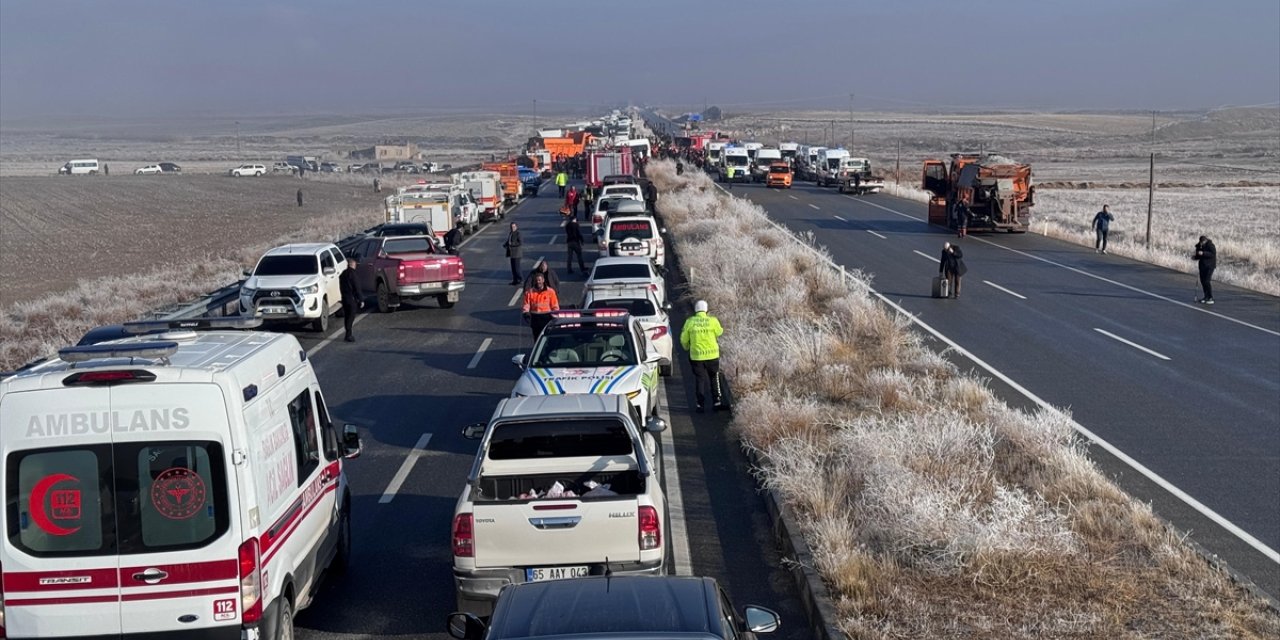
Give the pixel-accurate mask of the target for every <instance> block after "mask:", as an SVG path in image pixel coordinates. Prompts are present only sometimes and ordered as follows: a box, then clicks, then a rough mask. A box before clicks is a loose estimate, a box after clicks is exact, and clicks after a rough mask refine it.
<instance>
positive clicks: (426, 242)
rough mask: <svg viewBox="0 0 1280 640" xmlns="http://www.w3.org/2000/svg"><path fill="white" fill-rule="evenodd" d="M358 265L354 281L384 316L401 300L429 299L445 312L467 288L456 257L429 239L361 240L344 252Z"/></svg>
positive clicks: (391, 238)
mask: <svg viewBox="0 0 1280 640" xmlns="http://www.w3.org/2000/svg"><path fill="white" fill-rule="evenodd" d="M348 253H349V254H351V255H354V256H356V257H357V258H358V259H359V261H360V263H359V266H358V267H357V268H356V278H357V279H358V280H359V281H360V289H361V290H363V291H364V292H365V293H366V294H368V293H370V292H373V293H376V294H377V296H378V311H380V312H382V313H387V312H389V311H391V310H393V309H395V308H396V307H399V306H400V304H401V301H402V300H404V299H406V298H407V299H409V300H421V299H422V298H426V297H428V296H433V297H435V299H436V300H437V301H439V303H440V306H441V307H443V308H445V309H448V308H450V307H452V306H453V305H454V304H455V303H457V302H458V297H459V296H460V295H461V294H462V290H463V289H465V288H466V286H467V280H466V270H465V269H464V267H463V265H462V258H461V257H460V256H455V255H450V254H448V253H445V252H444V250H443V249H441V248H440V247H439V246H437V245H436V243H435V239H434V238H432V237H431V236H392V237H384V238H365V239H363V240H360V241H359V242H357V243H356V244H355V245H354V246H353V247H351V248H350V250H349V251H348Z"/></svg>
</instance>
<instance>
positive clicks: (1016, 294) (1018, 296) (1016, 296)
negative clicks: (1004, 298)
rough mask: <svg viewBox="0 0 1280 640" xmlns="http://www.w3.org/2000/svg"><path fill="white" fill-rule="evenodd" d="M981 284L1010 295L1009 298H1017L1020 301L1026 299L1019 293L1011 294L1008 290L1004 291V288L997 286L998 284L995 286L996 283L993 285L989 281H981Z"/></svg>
mask: <svg viewBox="0 0 1280 640" xmlns="http://www.w3.org/2000/svg"><path fill="white" fill-rule="evenodd" d="M982 282H983V284H986V285H987V286H990V287H995V288H996V289H999V290H1001V291H1003V292H1005V293H1007V294H1009V295H1011V296H1013V297H1015V298H1019V299H1022V300H1026V299H1027V297H1026V296H1024V295H1022V294H1021V293H1014V292H1012V291H1010V290H1008V289H1006V288H1004V287H1002V286H1000V285H998V284H996V283H994V282H992V281H990V280H983V281H982Z"/></svg>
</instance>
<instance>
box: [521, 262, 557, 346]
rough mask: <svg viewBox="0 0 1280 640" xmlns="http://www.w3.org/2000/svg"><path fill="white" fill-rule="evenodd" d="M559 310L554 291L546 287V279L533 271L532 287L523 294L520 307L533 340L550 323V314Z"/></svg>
mask: <svg viewBox="0 0 1280 640" xmlns="http://www.w3.org/2000/svg"><path fill="white" fill-rule="evenodd" d="M559 310H560V299H559V298H558V297H557V296H556V290H555V289H552V288H551V287H548V286H547V279H546V278H545V277H543V275H542V274H541V273H539V272H537V271H535V272H534V273H533V286H532V287H530V288H529V290H528V291H525V292H524V306H523V307H521V311H523V312H524V317H525V319H526V320H528V321H529V328H530V329H532V330H533V339H534V340H537V339H538V336H539V335H541V334H542V330H543V329H545V328H546V326H547V323H549V322H551V312H552V311H559Z"/></svg>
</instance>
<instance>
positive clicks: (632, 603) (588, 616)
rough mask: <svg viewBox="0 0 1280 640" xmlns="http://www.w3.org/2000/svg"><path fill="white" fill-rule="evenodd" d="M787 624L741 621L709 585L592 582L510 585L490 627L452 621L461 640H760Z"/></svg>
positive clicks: (646, 579)
mask: <svg viewBox="0 0 1280 640" xmlns="http://www.w3.org/2000/svg"><path fill="white" fill-rule="evenodd" d="M781 624H782V622H781V620H780V619H779V618H778V614H776V613H774V612H773V611H770V610H769V609H765V608H764V607H756V606H748V607H746V609H745V610H744V611H743V613H742V615H739V614H738V612H737V610H736V609H735V608H734V607H733V604H732V603H731V602H729V597H728V596H727V595H725V592H724V590H723V589H721V588H720V585H718V584H716V581H715V580H713V579H711V578H695V577H684V576H624V577H617V578H614V577H609V576H595V577H589V578H574V579H569V580H550V581H546V582H526V583H523V584H512V585H509V586H507V587H505V588H503V589H502V591H501V592H499V593H498V601H497V602H496V603H495V604H494V609H493V616H492V617H490V618H489V623H488V624H487V625H486V624H485V623H484V622H483V621H481V620H480V618H477V617H476V616H473V615H471V614H469V613H453V614H450V615H449V620H448V628H449V635H451V636H453V637H454V638H459V639H460V640H503V639H506V638H539V639H540V640H553V639H555V638H566V639H567V638H574V639H579V640H586V639H590V640H595V639H600V640H605V639H607V638H627V639H628V640H676V639H680V640H684V639H688V640H755V638H756V637H757V634H764V633H772V632H773V631H776V630H777V629H778V627H779V626H780V625H781Z"/></svg>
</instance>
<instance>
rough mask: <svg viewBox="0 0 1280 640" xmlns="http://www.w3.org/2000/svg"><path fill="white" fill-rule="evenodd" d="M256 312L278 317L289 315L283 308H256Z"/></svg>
mask: <svg viewBox="0 0 1280 640" xmlns="http://www.w3.org/2000/svg"><path fill="white" fill-rule="evenodd" d="M258 312H259V313H262V314H264V315H269V316H278V315H281V314H285V313H289V310H288V309H286V308H284V307H258Z"/></svg>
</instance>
